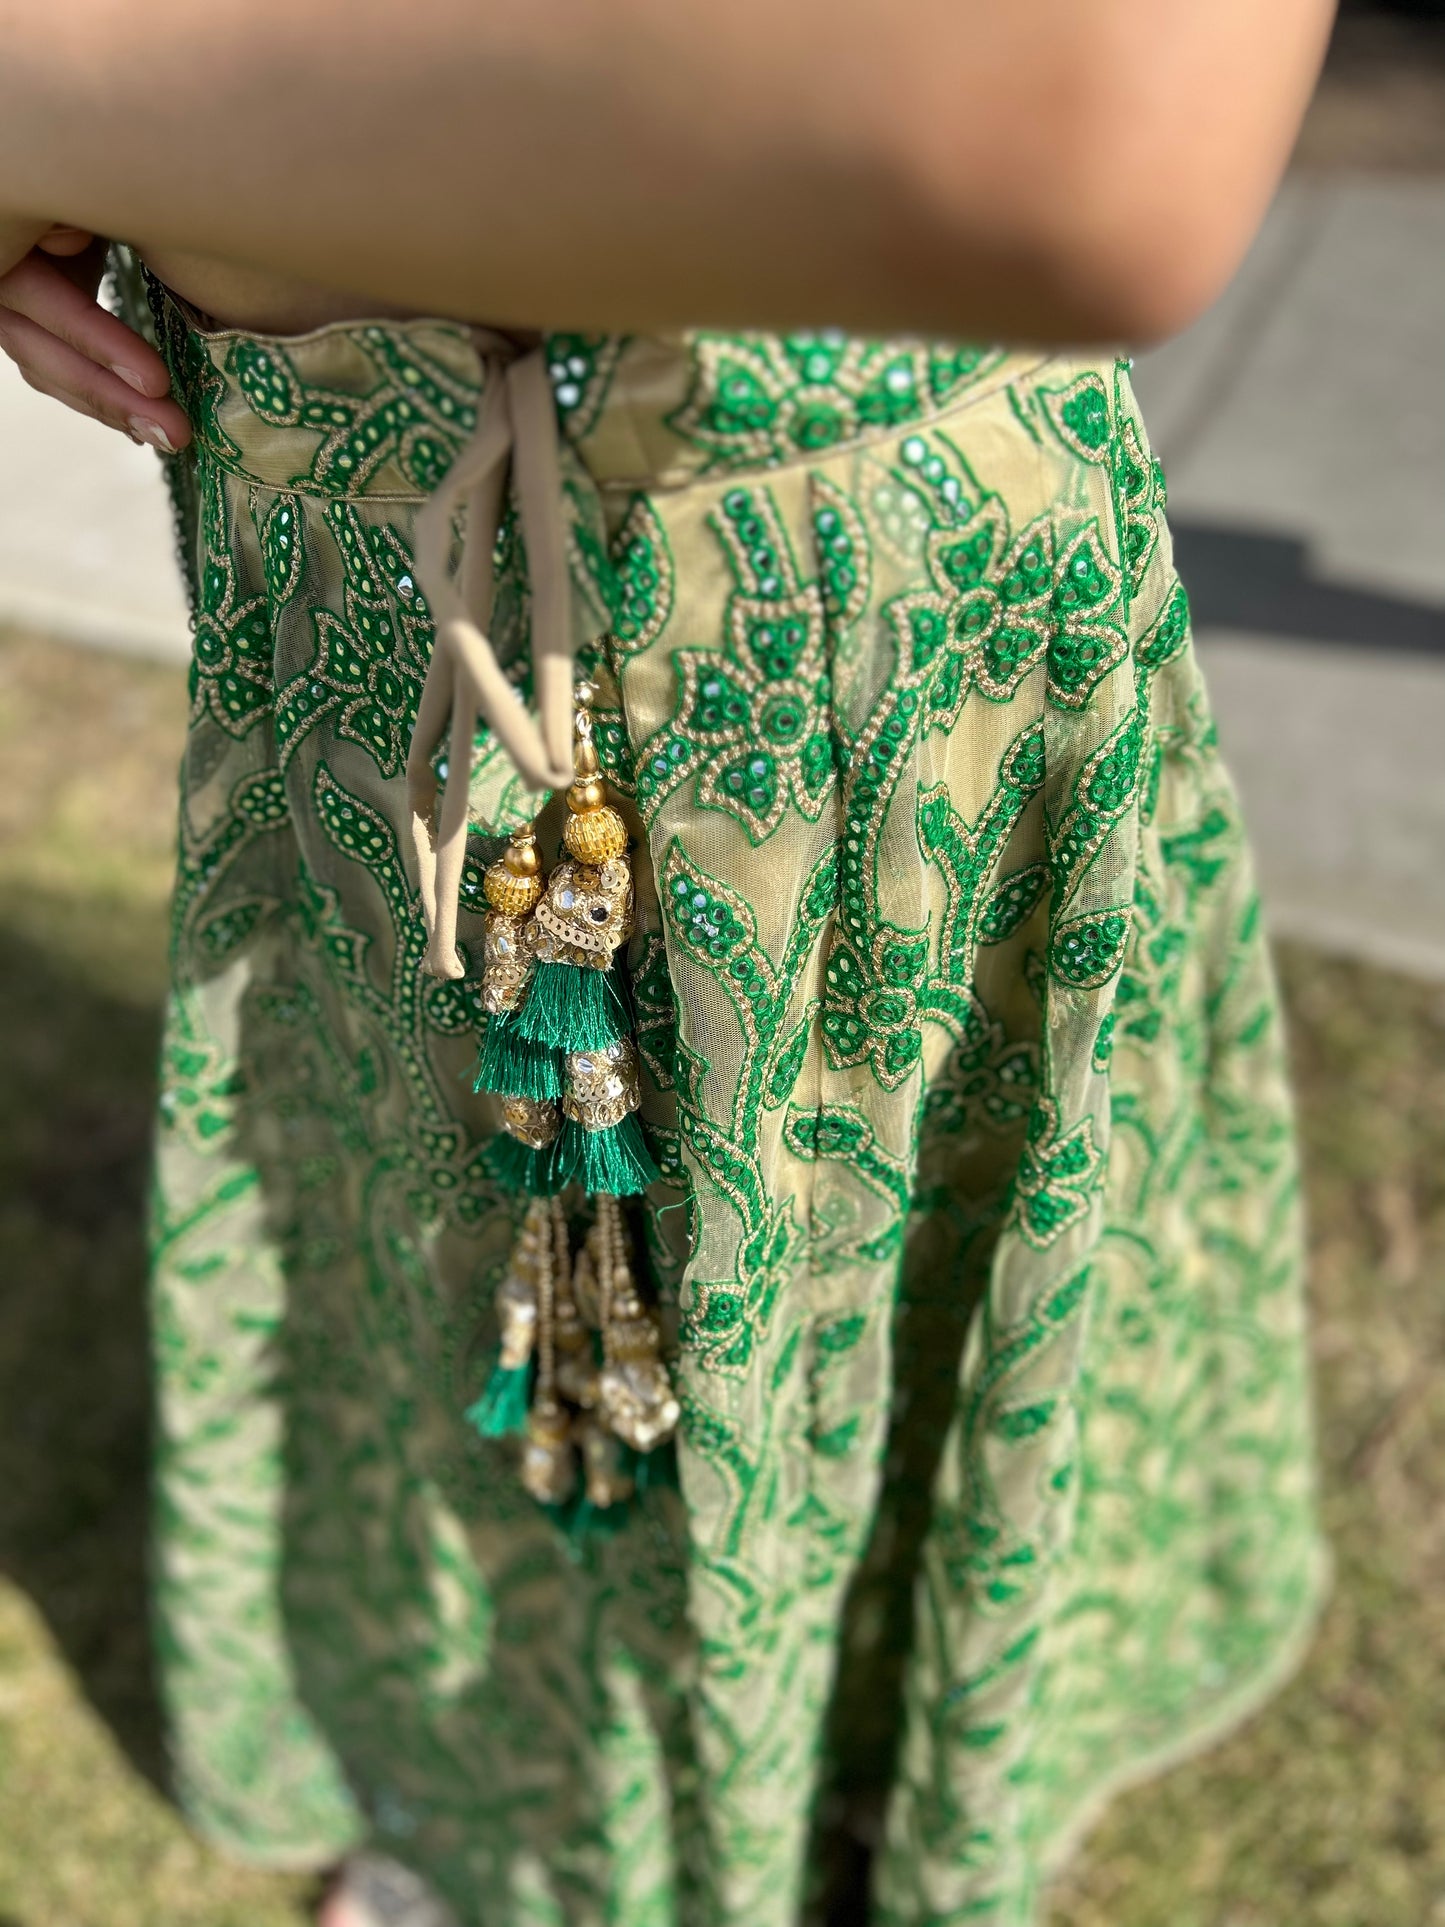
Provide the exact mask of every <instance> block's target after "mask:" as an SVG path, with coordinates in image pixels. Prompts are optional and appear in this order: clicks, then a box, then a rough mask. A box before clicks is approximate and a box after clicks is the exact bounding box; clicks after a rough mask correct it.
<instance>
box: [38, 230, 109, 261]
mask: <svg viewBox="0 0 1445 1927" xmlns="http://www.w3.org/2000/svg"><path fill="white" fill-rule="evenodd" d="M94 239H95V236H94V235H93V234H91V233H90V232H89V231H88V230H87V229H86V228H83V227H53V228H51V229H50V231H49V233H48V234H42V235H41V237H40V239H39V240H38V241H37V242H36V243H35V245H36V247H38V248H39V249H40V252H41V253H42V254H61V255H64V254H84V253H85V250H86V249H87V248H88V247H89V246H90V244H91V242H92V241H93V240H94Z"/></svg>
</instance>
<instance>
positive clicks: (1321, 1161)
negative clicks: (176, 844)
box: [0, 636, 1445, 1927]
mask: <svg viewBox="0 0 1445 1927" xmlns="http://www.w3.org/2000/svg"><path fill="white" fill-rule="evenodd" d="M183 708H184V702H183V694H182V690H181V681H180V677H179V676H178V675H177V674H176V673H175V672H173V671H169V670H162V669H158V668H153V667H149V666H146V665H142V664H137V663H129V662H124V661H120V660H117V659H114V658H108V657H103V656H93V655H88V654H85V653H82V652H75V651H70V650H65V649H61V648H59V647H58V646H56V645H51V644H42V643H40V642H37V641H35V640H33V639H27V638H23V637H16V636H11V637H8V638H0V767H3V769H4V770H5V782H4V785H3V788H0V1166H3V1173H4V1175H3V1179H0V1927H303V1923H305V1922H306V1920H307V1918H308V1904H309V1890H308V1887H307V1884H306V1883H305V1882H299V1881H296V1880H290V1879H282V1878H277V1877H274V1876H265V1875H259V1874H254V1873H247V1872H245V1871H242V1870H238V1869H236V1868H234V1867H232V1866H230V1865H228V1864H227V1863H225V1862H224V1861H222V1860H220V1859H219V1858H218V1857H216V1856H215V1855H213V1854H211V1853H210V1852H208V1851H207V1850H206V1849H205V1848H203V1847H201V1846H200V1845H198V1844H197V1843H196V1842H195V1841H193V1840H192V1839H191V1837H190V1836H189V1834H188V1833H187V1832H186V1830H185V1828H184V1827H183V1826H182V1824H181V1823H180V1821H179V1819H178V1818H177V1817H176V1815H175V1813H174V1811H173V1810H172V1808H171V1807H170V1806H169V1805H168V1804H167V1802H166V1800H165V1798H164V1797H163V1795H162V1793H161V1792H160V1791H159V1786H160V1783H161V1778H162V1769H161V1745H160V1730H161V1723H160V1716H159V1712H158V1709H157V1705H156V1700H155V1690H154V1682H153V1679H152V1676H151V1673H150V1668H149V1662H148V1657H147V1645H146V1630H145V1590H144V1557H145V1553H144V1548H145V1466H146V1455H147V1445H146V1401H147V1385H146V1377H147V1365H146V1349H145V1324H144V1309H143V1298H142V1280H143V1262H142V1251H141V1243H140V1235H139V1224H140V1213H141V1209H142V1204H143V1193H144V1182H145V1158H146V1140H147V1135H148V1131H149V1119H150V1110H151V1102H152V1069H151V1066H152V1062H153V1058H154V1052H155V1047H156V1029H157V1018H156V1011H157V1005H158V1001H159V997H160V992H161V987H162V984H163V980H164V916H165V897H166V890H167V884H168V878H169V868H170V850H171V841H172V816H173V811H174V788H173V782H172V771H173V767H174V763H175V759H176V755H177V753H178V750H179V744H180V735H181V727H182V719H183ZM1281 962H1282V968H1283V971H1284V977H1285V983H1286V989H1287V995H1288V1002H1289V1009H1290V1015H1291V1028H1292V1035H1293V1043H1294V1051H1295V1060H1296V1066H1297V1074H1298V1083H1299V1091H1300V1101H1301V1113H1302V1121H1303V1127H1304V1136H1305V1145H1306V1158H1307V1170H1308V1184H1309V1197H1310V1207H1311V1217H1312V1223H1313V1240H1314V1263H1313V1276H1312V1289H1313V1293H1314V1304H1315V1345H1316V1353H1317V1360H1318V1386H1319V1398H1320V1408H1321V1438H1322V1455H1323V1463H1324V1473H1325V1482H1326V1505H1327V1509H1328V1523H1329V1528H1330V1533H1331V1537H1332V1539H1333V1542H1334V1546H1335V1552H1336V1559H1337V1565H1338V1575H1337V1582H1336V1589H1335V1594H1334V1598H1333V1602H1332V1605H1331V1607H1330V1610H1329V1613H1328V1615H1327V1617H1326V1621H1325V1625H1324V1628H1323V1631H1322V1634H1321V1636H1320V1639H1319V1641H1318V1642H1317V1644H1316V1646H1315V1648H1314V1650H1313V1652H1312V1653H1311V1655H1310V1657H1309V1659H1308V1661H1307V1662H1306V1664H1305V1666H1304V1668H1303V1670H1302V1671H1301V1673H1300V1674H1299V1676H1298V1677H1297V1678H1296V1680H1295V1681H1294V1682H1293V1684H1292V1685H1291V1686H1290V1687H1288V1688H1287V1690H1286V1691H1285V1692H1284V1693H1283V1694H1282V1695H1281V1696H1280V1697H1279V1698H1278V1699H1276V1700H1275V1701H1274V1702H1273V1703H1272V1704H1271V1706H1270V1707H1269V1708H1268V1709H1267V1710H1266V1711H1265V1712H1264V1713H1263V1714H1261V1715H1260V1716H1259V1717H1258V1718H1257V1719H1256V1720H1254V1721H1253V1722H1252V1723H1251V1724H1250V1725H1249V1726H1248V1727H1247V1728H1245V1729H1244V1730H1243V1731H1241V1732H1240V1733H1239V1734H1238V1735H1237V1736H1236V1737H1235V1738H1234V1739H1233V1740H1231V1741H1230V1742H1228V1743H1227V1744H1225V1745H1223V1746H1221V1747H1219V1748H1216V1749H1215V1750H1214V1751H1212V1752H1210V1753H1209V1754H1207V1755H1205V1756H1204V1757H1203V1758H1201V1759H1200V1760H1198V1761H1197V1762H1195V1763H1194V1764H1193V1765H1191V1766H1188V1767H1186V1768H1183V1769H1181V1770H1180V1771H1178V1772H1175V1773H1174V1774H1171V1775H1169V1776H1168V1777H1167V1778H1165V1779H1163V1780H1160V1781H1157V1782H1155V1783H1154V1784H1152V1785H1151V1786H1149V1787H1146V1788H1144V1789H1141V1790H1140V1791H1138V1792H1136V1793H1133V1794H1131V1795H1128V1796H1126V1797H1125V1798H1124V1799H1122V1800H1120V1801H1119V1802H1118V1803H1117V1805H1116V1806H1115V1807H1114V1808H1113V1809H1112V1810H1111V1812H1110V1815H1109V1817H1108V1818H1107V1819H1106V1820H1105V1822H1104V1824H1103V1825H1102V1826H1101V1827H1100V1829H1099V1830H1098V1831H1097V1832H1096V1833H1095V1834H1094V1835H1093V1837H1092V1838H1091V1840H1090V1842H1089V1844H1088V1847H1087V1849H1086V1851H1085V1853H1084V1854H1083V1856H1082V1857H1081V1858H1080V1860H1079V1862H1078V1863H1077V1865H1076V1866H1075V1868H1074V1869H1073V1870H1072V1872H1071V1873H1070V1875H1069V1876H1068V1878H1067V1879H1066V1881H1065V1882H1064V1883H1063V1884H1062V1885H1061V1887H1060V1889H1059V1890H1058V1894H1057V1898H1056V1905H1055V1909H1054V1912H1053V1914H1052V1916H1051V1921H1050V1927H1445V1830H1442V1829H1441V1828H1440V1827H1439V1825H1438V1821H1437V1816H1438V1815H1439V1814H1440V1812H1441V1811H1445V1744H1442V1741H1441V1738H1440V1733H1439V1721H1438V1717H1437V1711H1436V1709H1437V1705H1438V1691H1439V1688H1438V1681H1439V1677H1440V1673H1441V1668H1442V1664H1445V1461H1442V1455H1441V1454H1440V1453H1439V1451H1438V1450H1437V1449H1436V1447H1437V1442H1438V1440H1439V1439H1441V1438H1442V1437H1445V1373H1442V1372H1441V1370H1440V1365H1441V1360H1442V1356H1445V1294H1442V1293H1441V1291H1440V1290H1439V1283H1440V1278H1441V1272H1442V1269H1445V990H1441V989H1439V988H1437V987H1432V986H1428V985H1421V984H1417V983H1413V982H1410V981H1407V980H1405V979H1402V978H1398V977H1394V976H1389V975H1387V974H1385V973H1382V972H1380V971H1376V970H1370V969H1365V968H1362V967H1359V966H1356V965H1353V964H1349V963H1344V962H1339V961H1336V960H1331V959H1327V958H1323V957H1320V956H1316V955H1311V954H1309V953H1306V952H1301V951H1290V952H1288V953H1286V954H1285V955H1284V956H1283V957H1282V959H1281Z"/></svg>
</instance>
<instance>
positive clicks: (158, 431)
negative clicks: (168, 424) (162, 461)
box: [129, 415, 176, 455]
mask: <svg viewBox="0 0 1445 1927" xmlns="http://www.w3.org/2000/svg"><path fill="white" fill-rule="evenodd" d="M129 420H130V425H131V427H132V428H133V429H134V430H135V432H136V434H137V435H139V436H140V438H141V440H142V441H143V442H149V443H150V445H151V447H152V448H158V449H160V451H161V453H162V454H164V455H174V454H175V453H176V445H175V443H174V442H173V441H172V440H171V438H170V436H169V435H168V434H167V433H166V431H165V430H164V429H163V428H162V427H161V425H160V423H159V422H153V421H151V420H149V419H148V418H147V417H146V416H145V415H132V416H130V417H129Z"/></svg>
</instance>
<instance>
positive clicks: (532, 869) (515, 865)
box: [502, 836, 541, 877]
mask: <svg viewBox="0 0 1445 1927" xmlns="http://www.w3.org/2000/svg"><path fill="white" fill-rule="evenodd" d="M502 861H503V863H505V864H506V866H507V868H508V869H509V870H510V871H511V873H512V875H513V876H514V877H534V876H536V874H537V871H538V870H539V868H540V867H541V865H540V864H539V862H538V860H537V845H536V844H535V843H534V842H533V840H532V838H531V837H530V836H529V837H528V838H527V839H526V841H525V842H517V843H509V844H508V845H507V848H506V850H505V851H504V852H503V854H502Z"/></svg>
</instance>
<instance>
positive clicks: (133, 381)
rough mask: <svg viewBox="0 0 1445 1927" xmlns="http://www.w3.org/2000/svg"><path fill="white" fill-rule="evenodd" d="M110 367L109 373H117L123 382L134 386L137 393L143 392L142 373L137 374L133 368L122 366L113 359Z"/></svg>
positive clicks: (144, 386)
mask: <svg viewBox="0 0 1445 1927" xmlns="http://www.w3.org/2000/svg"><path fill="white" fill-rule="evenodd" d="M110 367H111V373H112V374H116V375H119V376H120V378H121V380H122V381H123V382H125V383H126V384H127V386H129V387H131V388H134V390H135V391H136V393H137V394H138V395H143V394H144V393H145V391H146V385H145V376H144V375H138V374H137V373H136V371H135V370H134V368H122V367H121V365H120V363H119V362H118V361H113V362H112V363H111V364H110Z"/></svg>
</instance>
